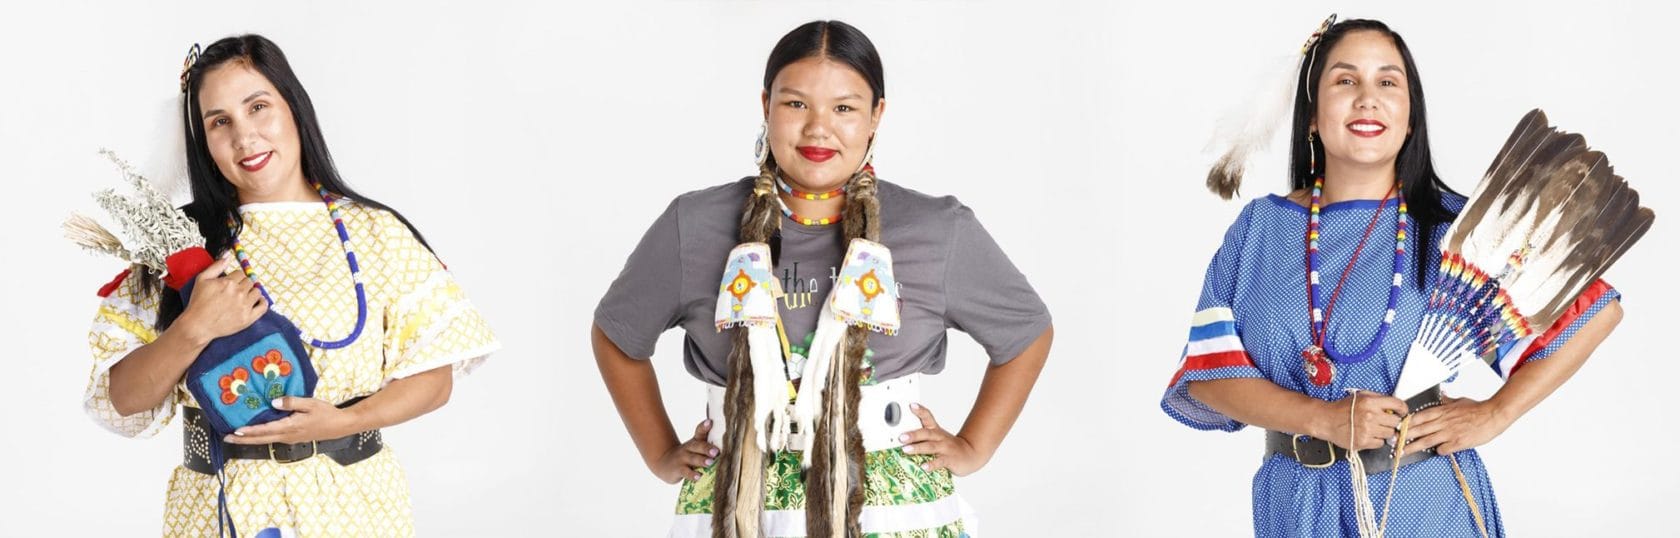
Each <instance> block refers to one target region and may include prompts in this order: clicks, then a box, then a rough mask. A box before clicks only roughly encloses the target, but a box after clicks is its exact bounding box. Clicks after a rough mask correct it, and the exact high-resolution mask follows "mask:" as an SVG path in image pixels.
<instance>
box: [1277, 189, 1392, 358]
mask: <svg viewBox="0 0 1680 538" xmlns="http://www.w3.org/2000/svg"><path fill="white" fill-rule="evenodd" d="M1399 188H1400V186H1399V185H1395V186H1393V187H1390V188H1389V190H1388V194H1385V195H1383V198H1382V201H1381V202H1379V203H1378V204H1377V211H1376V213H1375V214H1373V215H1371V223H1370V224H1368V225H1366V227H1365V235H1364V236H1363V237H1360V238H1359V245H1358V246H1357V247H1355V248H1354V250H1353V257H1352V258H1350V259H1348V264H1347V267H1346V268H1344V269H1342V277H1341V279H1340V280H1338V281H1337V282H1336V288H1335V289H1334V290H1333V291H1331V292H1330V299H1329V301H1328V302H1326V303H1325V306H1324V308H1323V309H1322V310H1321V309H1319V308H1318V296H1319V290H1318V284H1319V273H1318V266H1319V264H1318V235H1319V225H1318V215H1319V212H1320V209H1321V206H1320V198H1321V196H1322V195H1323V193H1324V178H1323V177H1319V178H1318V179H1317V180H1315V181H1313V190H1312V205H1311V207H1310V208H1309V209H1308V215H1307V308H1309V309H1311V311H1312V326H1311V327H1312V337H1313V344H1312V345H1309V346H1307V349H1306V350H1304V351H1302V352H1301V359H1302V362H1303V367H1304V368H1305V369H1306V372H1307V378H1308V379H1309V380H1311V381H1312V383H1313V384H1314V385H1317V386H1320V387H1322V386H1326V385H1329V384H1330V381H1331V379H1333V378H1334V377H1335V375H1336V368H1335V364H1334V363H1337V362H1339V363H1342V364H1355V363H1359V362H1364V361H1365V360H1367V359H1370V358H1371V357H1372V356H1373V355H1375V354H1376V352H1377V349H1378V348H1380V347H1382V342H1383V340H1384V339H1385V338H1387V337H1388V330H1389V327H1390V326H1392V325H1394V310H1395V307H1397V306H1399V303H1400V284H1401V282H1402V281H1404V280H1405V278H1404V276H1403V271H1404V269H1405V267H1406V265H1405V264H1406V228H1407V226H1408V225H1407V216H1406V199H1405V197H1400V200H1399V201H1400V207H1399V214H1398V215H1397V216H1396V217H1395V225H1394V228H1395V230H1394V278H1393V283H1392V285H1391V286H1390V287H1389V289H1388V310H1387V311H1385V312H1384V313H1383V321H1382V325H1381V326H1379V327H1378V328H1377V334H1376V336H1375V337H1374V338H1372V339H1371V343H1370V344H1368V345H1366V346H1365V349H1363V350H1361V351H1360V352H1358V353H1355V354H1352V355H1347V354H1343V353H1341V352H1338V351H1336V346H1335V343H1334V342H1331V341H1330V340H1329V335H1328V333H1329V331H1328V330H1327V327H1328V326H1329V324H1330V323H1329V320H1330V313H1331V309H1332V308H1334V307H1335V305H1336V297H1337V296H1338V295H1340V294H1341V292H1342V284H1344V283H1346V282H1347V278H1348V274H1349V273H1351V272H1352V270H1353V266H1354V264H1355V263H1357V262H1358V261H1359V253H1360V251H1362V250H1364V249H1365V241H1366V240H1367V239H1370V238H1371V231H1372V230H1373V229H1375V228H1376V226H1377V219H1378V217H1381V216H1382V213H1383V212H1382V206H1384V205H1387V204H1388V199H1389V198H1391V197H1394V195H1395V193H1396V191H1398V190H1399ZM1332 360H1333V361H1334V362H1332Z"/></svg>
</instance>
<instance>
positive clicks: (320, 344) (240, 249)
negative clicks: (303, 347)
mask: <svg viewBox="0 0 1680 538" xmlns="http://www.w3.org/2000/svg"><path fill="white" fill-rule="evenodd" d="M313 184H314V186H315V191H316V192H319V193H320V194H321V201H322V202H325V203H326V204H327V213H328V214H330V215H332V220H333V226H334V227H335V228H337V229H338V240H339V242H340V243H342V244H343V245H344V259H345V261H347V262H349V264H350V280H352V281H354V282H355V283H356V327H355V328H354V329H351V330H350V335H349V336H346V337H344V338H343V339H339V340H332V341H326V340H320V339H316V338H310V337H309V336H308V335H305V334H303V329H302V328H299V329H298V336H299V337H301V338H302V339H303V340H304V341H305V342H308V343H309V345H310V346H311V347H315V348H320V349H339V348H343V347H347V346H349V345H350V344H352V343H355V342H356V338H358V337H360V336H361V335H362V327H363V326H364V325H366V324H367V318H368V305H367V292H366V291H365V290H364V289H363V288H362V269H361V265H360V264H357V263H356V252H355V249H353V248H351V246H350V231H349V230H346V229H345V228H344V216H343V214H342V213H341V212H340V211H339V209H338V202H337V201H335V200H334V199H333V197H332V195H331V194H330V193H328V192H327V188H326V187H323V186H321V183H320V182H313ZM228 231H230V232H232V231H234V222H233V219H232V218H229V219H228ZM233 256H234V258H237V259H238V260H239V268H240V269H243V270H244V271H245V276H246V277H249V278H250V279H251V282H253V283H255V284H256V287H257V291H259V292H262V296H263V299H265V300H267V301H268V304H269V306H271V307H272V306H274V297H273V296H270V295H269V294H268V287H267V286H263V284H262V281H261V280H259V279H257V271H256V270H255V269H252V268H251V255H250V254H249V253H247V252H246V251H245V245H244V244H243V243H241V242H240V241H239V235H238V234H234V236H233Z"/></svg>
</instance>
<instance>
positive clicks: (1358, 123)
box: [1347, 119, 1388, 138]
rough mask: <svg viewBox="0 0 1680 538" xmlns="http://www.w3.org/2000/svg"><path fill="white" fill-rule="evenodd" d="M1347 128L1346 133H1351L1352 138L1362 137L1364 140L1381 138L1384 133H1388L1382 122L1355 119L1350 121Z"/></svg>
mask: <svg viewBox="0 0 1680 538" xmlns="http://www.w3.org/2000/svg"><path fill="white" fill-rule="evenodd" d="M1347 128H1348V132H1351V133H1353V136H1362V137H1365V138H1373V137H1378V136H1382V134H1383V133H1384V132H1387V131H1388V126H1387V125H1384V124H1383V122H1380V121H1377V120H1370V119H1357V120H1353V121H1350V122H1348V124H1347Z"/></svg>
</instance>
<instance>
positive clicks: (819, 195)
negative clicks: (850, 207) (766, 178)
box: [776, 177, 846, 200]
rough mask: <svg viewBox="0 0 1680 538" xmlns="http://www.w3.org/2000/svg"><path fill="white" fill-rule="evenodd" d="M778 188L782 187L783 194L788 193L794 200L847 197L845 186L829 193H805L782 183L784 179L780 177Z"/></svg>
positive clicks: (777, 179) (777, 181) (777, 182)
mask: <svg viewBox="0 0 1680 538" xmlns="http://www.w3.org/2000/svg"><path fill="white" fill-rule="evenodd" d="M776 186H777V187H781V189H782V192H785V193H788V195H790V196H793V197H794V198H802V199H805V200H827V199H829V198H838V197H841V196H845V195H846V187H843V186H842V187H840V188H838V189H834V190H832V191H828V192H805V191H802V190H799V189H795V188H793V186H792V185H788V183H787V182H786V181H782V178H780V177H778V178H776Z"/></svg>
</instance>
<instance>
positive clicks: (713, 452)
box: [706, 448, 717, 457]
mask: <svg viewBox="0 0 1680 538" xmlns="http://www.w3.org/2000/svg"><path fill="white" fill-rule="evenodd" d="M706 455H707V456H713V457H716V456H717V449H715V448H714V449H711V450H707V451H706Z"/></svg>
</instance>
